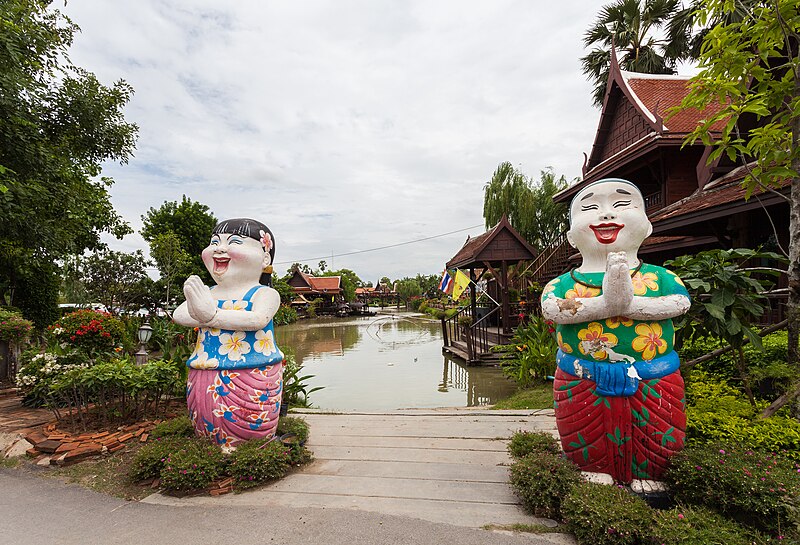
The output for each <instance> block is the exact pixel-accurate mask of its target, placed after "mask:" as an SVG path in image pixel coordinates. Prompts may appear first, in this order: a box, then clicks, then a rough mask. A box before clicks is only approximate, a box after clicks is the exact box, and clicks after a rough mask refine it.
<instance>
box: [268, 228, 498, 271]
mask: <svg viewBox="0 0 800 545" xmlns="http://www.w3.org/2000/svg"><path fill="white" fill-rule="evenodd" d="M478 227H483V224H482V223H481V224H478V225H473V226H472V227H464V228H463V229H456V230H455V231H450V232H449V233H442V234H440V235H433V236H430V237H425V238H418V239H416V240H408V241H406V242H398V243H397V244H388V245H386V246H378V247H377V248H370V249H368V250H356V251H355V252H345V253H343V254H335V255H334V254H331V255H323V256H320V257H309V258H308V259H294V260H292V261H278V262H276V263H275V265H291V264H292V263H303V262H305V261H317V260H318V259H328V258H331V259H333V258H335V257H343V256H347V255H356V254H364V253H367V252H376V251H378V250H386V249H387V248H397V247H398V246H405V245H407V244H415V243H417V242H423V241H426V240H431V239H434V238H441V237H446V236H448V235H454V234H456V233H461V232H462V231H469V230H470V229H477V228H478Z"/></svg>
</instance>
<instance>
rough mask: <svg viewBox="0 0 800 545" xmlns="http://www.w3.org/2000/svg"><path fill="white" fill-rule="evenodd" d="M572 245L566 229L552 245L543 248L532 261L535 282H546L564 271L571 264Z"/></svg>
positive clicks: (531, 268)
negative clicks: (568, 239)
mask: <svg viewBox="0 0 800 545" xmlns="http://www.w3.org/2000/svg"><path fill="white" fill-rule="evenodd" d="M571 248H572V246H570V245H569V241H567V233H566V231H565V232H563V233H561V234H560V235H559V236H558V238H556V239H555V240H554V241H553V242H552V243H551V244H550V246H548V247H547V248H545V249H544V250H542V252H541V253H540V254H539V255H538V256H536V259H534V260H533V263H531V266H530V268H529V269H530V270H532V271H533V273H532V274H531V278H532V279H533V281H535V282H539V283H540V284H545V283H547V282H549V281H550V280H552V279H553V278H555V277H556V276H558V275H559V274H561V273H562V272H564V270H565V269H566V268H567V266H568V265H569V256H570V253H571Z"/></svg>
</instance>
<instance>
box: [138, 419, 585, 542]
mask: <svg viewBox="0 0 800 545" xmlns="http://www.w3.org/2000/svg"><path fill="white" fill-rule="evenodd" d="M299 416H302V418H304V419H306V421H307V422H308V423H309V425H310V428H311V438H310V440H309V445H308V446H309V448H310V449H311V450H312V451H313V452H314V457H315V461H314V462H313V463H311V464H310V465H308V466H306V467H305V468H303V470H302V471H300V472H298V473H295V474H293V475H290V476H289V477H287V478H285V479H283V480H281V481H279V482H277V483H275V484H272V485H269V486H266V487H263V488H261V489H259V490H255V491H250V492H245V493H242V494H229V495H225V496H220V497H215V498H211V497H195V498H181V499H178V498H171V497H167V496H162V495H160V494H155V495H153V496H150V497H149V498H147V499H145V500H144V501H145V502H148V503H157V504H169V505H207V504H214V505H231V506H234V505H236V506H268V505H271V504H280V505H284V506H293V507H318V508H340V509H357V510H363V511H372V512H378V513H386V514H392V515H405V516H409V517H414V518H419V519H423V520H428V521H432V522H442V523H448V524H454V525H459V526H468V527H482V526H484V525H487V524H500V525H507V524H514V523H523V524H533V523H537V522H538V523H545V524H554V523H553V522H552V521H546V520H542V519H536V518H534V517H532V516H530V515H528V514H527V513H525V512H524V511H523V509H522V507H521V506H520V504H519V500H518V499H517V497H516V496H515V495H514V493H513V492H512V490H511V488H510V487H509V485H508V466H509V464H510V462H511V459H510V457H509V455H508V453H507V451H506V445H507V440H508V439H509V438H510V436H511V435H512V434H513V433H514V432H515V431H518V430H529V431H534V430H543V431H548V432H551V433H555V419H554V417H553V411H552V410H540V411H492V410H486V409H432V410H422V409H414V410H403V411H393V412H385V413H348V414H323V413H318V412H312V411H308V412H304V413H302V414H300V415H299ZM545 536H551V537H548V539H551V540H552V542H553V543H574V541H570V540H571V538H570V537H568V536H565V535H561V534H544V535H542V536H540V537H542V538H543V537H545Z"/></svg>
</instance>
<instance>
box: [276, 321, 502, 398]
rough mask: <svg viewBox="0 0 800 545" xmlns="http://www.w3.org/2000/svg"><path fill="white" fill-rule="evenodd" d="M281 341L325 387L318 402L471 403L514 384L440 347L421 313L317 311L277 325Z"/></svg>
mask: <svg viewBox="0 0 800 545" xmlns="http://www.w3.org/2000/svg"><path fill="white" fill-rule="evenodd" d="M275 334H276V337H277V339H276V340H277V343H278V346H279V347H280V348H281V349H286V348H288V349H289V350H288V351H291V352H293V353H294V354H295V357H296V358H297V361H298V363H301V364H302V365H303V371H302V374H304V375H306V374H310V375H314V377H313V378H311V379H310V380H308V381H307V383H308V384H309V385H310V386H311V387H314V386H324V389H322V390H319V391H317V392H314V393H313V394H311V396H310V401H311V404H312V405H313V406H314V407H318V408H320V409H327V410H340V411H353V410H363V411H381V410H393V409H404V408H433V407H474V406H480V405H487V404H492V403H494V402H496V401H497V400H499V399H501V398H504V397H507V396H509V395H511V394H512V393H514V391H516V385H515V384H514V383H513V382H512V381H510V380H509V379H507V378H506V377H504V376H503V375H502V372H501V371H500V370H499V369H498V368H494V367H467V366H465V365H463V364H462V363H460V362H458V361H457V360H453V359H451V358H449V357H448V356H444V355H443V354H442V332H441V325H440V323H439V322H437V321H432V320H429V319H426V318H425V317H423V316H422V315H419V314H411V313H400V314H395V315H381V314H379V315H377V316H364V317H351V318H316V319H313V320H301V321H299V322H296V323H294V324H289V325H285V326H280V327H277V328H275Z"/></svg>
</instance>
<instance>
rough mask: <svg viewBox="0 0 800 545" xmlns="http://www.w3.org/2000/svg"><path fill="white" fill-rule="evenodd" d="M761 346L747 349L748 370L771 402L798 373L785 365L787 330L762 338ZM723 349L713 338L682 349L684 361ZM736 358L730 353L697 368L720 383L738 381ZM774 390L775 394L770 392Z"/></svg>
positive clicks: (699, 339) (745, 350) (686, 342)
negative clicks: (720, 381) (760, 347)
mask: <svg viewBox="0 0 800 545" xmlns="http://www.w3.org/2000/svg"><path fill="white" fill-rule="evenodd" d="M761 344H762V348H763V350H759V349H758V347H756V346H753V345H752V344H747V345H745V346H744V355H745V367H746V369H747V372H748V375H749V376H750V377H751V378H752V380H753V382H754V383H755V384H760V385H762V386H764V387H765V388H764V389H763V394H764V395H765V398H766V399H770V400H771V399H772V398H774V397H777V395H780V394H781V393H782V392H784V391H786V389H787V388H788V387H789V386H790V385H791V382H792V380H793V378H794V376H795V375H796V374H797V372H796V371H795V370H793V369H792V368H791V367H789V366H788V365H787V363H786V361H787V360H786V358H787V351H788V334H787V332H786V331H778V332H775V333H771V334H770V335H767V336H766V337H764V338H762V339H761ZM723 346H724V343H723V342H722V341H720V340H718V339H714V338H710V337H701V338H698V339H695V340H693V341H690V340H687V341H685V342H684V344H683V346H682V347H681V348H680V350H679V352H680V357H681V361H683V362H687V361H691V360H693V359H695V358H698V357H700V356H703V355H705V354H708V353H710V352H712V351H714V350H716V349H718V348H722V347H723ZM736 358H737V355H736V353H735V352H727V353H725V354H722V355H720V356H717V357H716V358H714V359H712V360H709V361H706V362H703V363H701V364H698V366H697V367H696V368H695V369H697V370H700V371H704V372H705V373H708V374H709V375H711V376H714V377H715V378H716V379H717V380H722V381H729V380H734V381H739V380H741V379H740V377H739V371H738V369H737V363H736ZM692 374H694V372H693V373H692ZM773 388H774V391H770V390H772V389H773ZM754 393H755V394H759V391H758V390H756V391H755V392H754Z"/></svg>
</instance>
